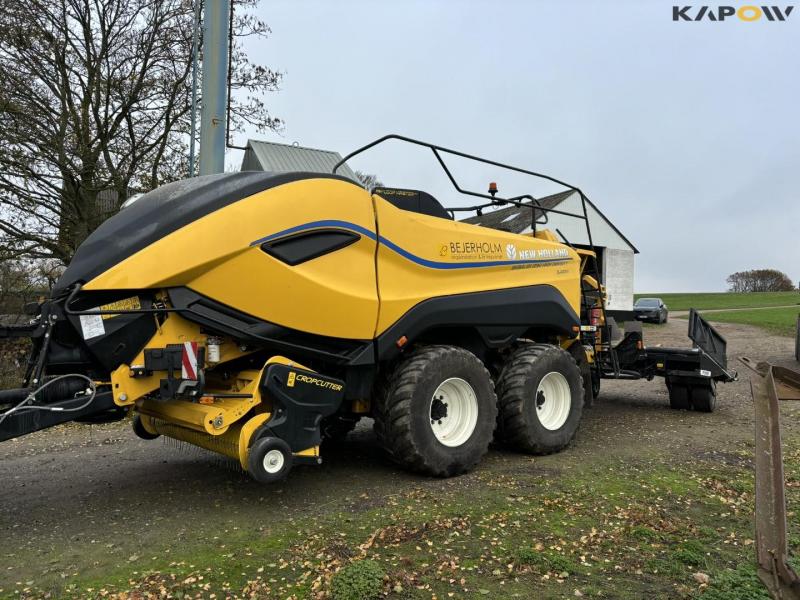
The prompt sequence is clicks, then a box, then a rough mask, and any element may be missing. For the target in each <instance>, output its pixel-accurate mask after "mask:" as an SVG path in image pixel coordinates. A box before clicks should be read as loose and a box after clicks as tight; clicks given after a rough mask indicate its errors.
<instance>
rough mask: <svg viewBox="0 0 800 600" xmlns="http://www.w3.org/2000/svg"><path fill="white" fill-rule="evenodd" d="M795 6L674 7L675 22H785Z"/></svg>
mask: <svg viewBox="0 0 800 600" xmlns="http://www.w3.org/2000/svg"><path fill="white" fill-rule="evenodd" d="M793 10H794V6H786V7H784V8H781V7H780V6H755V5H752V4H746V5H744V6H740V7H739V8H736V7H733V6H673V7H672V20H673V21H725V20H726V19H729V18H730V17H734V16H735V17H736V18H738V19H739V20H740V21H747V22H751V21H758V20H760V19H761V18H762V17H763V18H765V19H766V20H767V21H785V20H786V19H788V18H789V15H790V14H792V11H793Z"/></svg>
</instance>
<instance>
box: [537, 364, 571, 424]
mask: <svg viewBox="0 0 800 600" xmlns="http://www.w3.org/2000/svg"><path fill="white" fill-rule="evenodd" d="M534 400H535V402H536V416H537V417H539V423H541V424H542V427H544V428H545V429H549V430H550V431H555V430H556V429H559V428H561V426H562V425H564V423H566V421H567V417H569V409H570V407H571V406H572V393H571V392H570V389H569V383H567V378H566V377H564V376H563V375H562V374H561V373H559V372H557V371H551V372H550V373H548V374H547V375H545V376H544V377H542V380H541V381H540V382H539V387H537V388H536V397H535V398H534Z"/></svg>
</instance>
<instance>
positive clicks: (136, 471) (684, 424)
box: [0, 319, 800, 594]
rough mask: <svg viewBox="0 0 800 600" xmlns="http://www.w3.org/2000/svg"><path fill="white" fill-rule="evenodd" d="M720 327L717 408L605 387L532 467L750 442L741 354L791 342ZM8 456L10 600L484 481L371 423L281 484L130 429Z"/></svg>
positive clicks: (658, 336) (2, 493)
mask: <svg viewBox="0 0 800 600" xmlns="http://www.w3.org/2000/svg"><path fill="white" fill-rule="evenodd" d="M718 329H719V331H720V332H721V333H722V335H724V336H725V337H726V338H727V339H728V344H729V345H728V352H729V357H731V358H730V360H731V364H732V366H733V367H734V368H738V370H739V371H740V374H741V379H740V381H738V382H736V383H732V384H727V385H720V386H719V388H718V394H719V396H718V409H717V411H716V412H715V413H713V414H699V413H689V412H683V411H672V410H670V409H669V406H668V399H667V392H666V387H665V386H664V383H663V381H661V380H654V381H651V382H647V381H634V382H630V381H625V382H623V381H620V382H607V381H604V382H603V388H602V391H601V398H600V401H599V403H598V404H597V405H596V406H595V407H594V408H592V409H591V410H589V411H587V412H586V413H585V415H584V422H583V423H582V426H581V430H580V431H579V433H578V437H577V439H576V440H575V442H574V443H573V445H572V446H571V447H570V448H569V449H567V450H566V451H564V452H562V453H560V454H558V455H553V456H548V457H541V458H536V459H535V467H534V468H536V469H541V470H542V473H543V476H548V477H568V476H569V470H570V468H571V467H572V466H574V465H576V464H579V463H580V462H581V461H590V460H591V461H608V463H609V464H613V462H615V461H618V460H620V458H622V459H624V458H625V457H627V456H631V457H634V456H639V455H643V454H648V453H650V454H652V453H653V452H658V453H663V454H664V455H665V456H668V457H671V460H674V461H676V462H677V463H680V462H681V461H685V460H689V459H690V458H691V457H696V456H698V455H704V456H707V455H709V454H711V455H714V456H718V457H719V459H720V460H726V457H727V456H733V454H732V452H733V450H734V449H736V448H737V447H739V448H740V447H741V444H742V443H743V442H746V441H748V440H752V436H753V432H752V429H753V428H752V403H751V400H750V391H749V384H748V380H749V373H748V372H747V369H746V368H744V367H743V366H741V365H740V364H738V365H737V364H735V363H737V362H738V361H735V357H737V356H742V355H746V356H749V357H751V358H754V359H757V360H769V361H772V362H773V363H776V364H783V365H785V366H789V367H794V368H798V365H797V363H796V362H794V360H793V359H792V358H791V356H792V353H793V340H791V339H789V338H785V337H780V336H773V335H768V334H765V333H764V332H763V331H762V330H760V329H757V328H754V327H749V326H743V325H733V324H723V325H720V326H719V328H718ZM685 334H686V321H683V320H680V319H675V320H672V321H670V322H669V323H668V324H666V325H663V326H654V327H646V328H645V338H646V340H647V343H648V344H649V345H658V344H661V345H664V346H686V345H688V344H689V341H688V339H687V338H686V335H685ZM786 410H787V411H790V412H797V413H800V410H798V409H794V408H787V409H786ZM785 421H786V420H785ZM787 426H789V427H791V425H790V424H787ZM729 453H731V454H729ZM0 457H2V460H0V480H2V482H3V484H2V485H1V486H0V503H1V505H2V507H3V510H2V516H0V531H2V535H3V540H4V543H3V545H2V555H3V561H2V562H3V565H2V567H0V569H2V571H0V593H2V594H5V593H9V592H10V590H11V589H13V586H15V585H17V584H18V582H22V583H23V584H25V583H27V582H29V581H33V580H35V581H36V583H37V585H41V584H42V583H46V582H52V585H54V586H57V585H62V584H63V582H65V581H68V580H69V579H70V578H71V577H73V576H74V575H78V574H80V575H81V576H92V575H97V576H102V573H103V570H104V568H106V567H107V566H110V565H119V564H126V562H127V563H130V565H131V571H132V572H134V571H136V570H137V569H139V568H146V564H143V562H144V561H146V560H147V558H148V557H149V556H150V554H152V553H154V552H156V550H155V549H161V550H158V551H159V552H176V553H177V552H179V551H180V549H181V548H182V547H188V546H191V545H192V544H197V543H202V544H205V543H219V539H220V538H221V537H223V536H225V535H227V534H229V533H230V532H232V531H234V532H235V531H236V530H237V529H242V528H253V529H259V530H261V528H264V529H265V530H267V531H268V530H269V527H270V523H271V522H273V521H275V520H280V521H283V522H285V521H286V520H289V521H291V520H292V519H298V518H302V515H303V514H304V513H307V512H308V511H314V513H316V514H320V513H325V512H326V511H330V512H333V511H341V510H342V509H347V510H353V511H359V510H364V509H365V508H368V507H367V506H364V505H363V502H362V501H361V500H359V496H361V495H362V494H365V493H366V492H370V498H372V499H373V500H370V501H374V498H376V494H375V491H376V490H380V491H381V493H383V494H385V495H386V496H388V495H391V494H393V493H397V492H402V491H405V490H408V489H412V488H416V487H425V488H429V489H433V490H435V489H438V488H445V487H446V488H447V489H450V490H452V489H453V487H454V486H455V487H460V486H464V487H465V488H466V489H468V488H469V486H470V485H477V484H478V483H477V482H478V479H477V476H476V474H472V475H466V476H464V477H460V478H456V479H453V480H438V479H427V478H423V477H419V476H415V475H410V474H407V473H404V472H402V471H399V470H397V469H396V468H395V467H394V466H393V465H392V464H391V463H389V462H388V461H387V460H386V459H385V458H384V457H383V456H382V455H381V453H380V452H379V451H378V450H377V447H376V445H375V442H374V438H373V437H372V434H371V431H370V429H369V427H368V423H365V424H363V425H361V426H360V427H359V429H358V430H357V431H356V432H355V433H354V434H353V435H352V436H351V438H350V439H349V441H348V442H346V443H345V444H343V445H342V446H341V447H338V448H335V449H333V450H332V451H329V452H327V453H325V454H324V458H325V464H323V465H322V466H321V467H303V468H298V469H296V470H295V471H294V472H293V473H292V474H291V476H290V478H289V480H288V481H287V482H286V483H284V484H283V485H280V486H273V487H264V486H260V485H258V484H256V483H255V482H253V481H251V480H250V479H249V478H248V477H247V476H246V475H244V474H242V473H241V472H239V471H237V470H235V469H232V468H230V466H229V465H228V464H226V463H224V462H223V461H220V460H217V459H216V458H214V457H213V456H211V455H209V454H207V453H204V452H202V451H194V450H189V451H179V450H178V449H176V448H175V447H173V445H171V444H169V443H165V442H162V441H160V440H157V441H154V442H145V441H142V440H139V439H138V438H136V437H135V436H134V435H133V433H132V432H131V431H130V429H129V428H128V426H127V424H126V423H116V424H112V425H104V426H91V427H90V426H80V425H68V426H62V427H58V428H54V429H51V430H48V431H43V432H38V433H36V434H33V435H30V436H28V437H26V438H23V439H19V440H13V441H9V442H5V443H4V444H2V445H0ZM521 468H525V469H530V468H531V458H530V457H528V456H523V455H519V454H514V453H509V452H505V451H500V450H492V451H491V452H490V453H489V455H488V456H487V457H486V459H485V460H484V461H483V463H482V464H481V466H480V467H479V469H478V471H479V472H485V471H486V470H488V471H493V470H494V471H498V472H501V473H509V474H513V472H514V471H518V470H519V469H521ZM386 496H384V497H386ZM165 548H166V549H165ZM59 582H61V583H59Z"/></svg>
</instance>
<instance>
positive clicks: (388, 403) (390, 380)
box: [374, 345, 497, 477]
mask: <svg viewBox="0 0 800 600" xmlns="http://www.w3.org/2000/svg"><path fill="white" fill-rule="evenodd" d="M452 352H458V353H461V354H463V355H465V356H466V357H468V359H469V360H471V361H474V362H476V363H477V364H479V365H480V368H481V369H483V371H484V372H485V374H486V378H487V379H488V380H489V382H490V383H491V381H492V379H491V375H490V374H489V371H488V370H487V369H486V367H485V366H484V364H483V363H482V362H481V361H480V360H479V359H478V358H477V357H476V356H475V355H474V354H472V353H471V352H469V351H468V350H465V349H463V348H459V347H457V346H439V345H436V346H422V347H420V348H417V349H415V350H413V351H412V352H411V353H410V354H409V355H408V356H407V357H406V358H405V360H402V361H400V362H398V363H397V364H396V365H395V367H394V369H393V371H392V372H391V373H390V374H389V375H388V377H385V378H383V381H382V384H380V385H379V387H378V389H377V393H376V402H375V406H374V417H375V426H374V430H375V434H376V436H377V438H378V442H379V443H380V445H381V446H383V448H384V449H385V450H386V451H387V452H388V454H389V455H390V456H391V458H392V459H393V460H394V461H395V462H396V463H397V464H399V465H400V466H401V467H403V468H405V469H408V470H411V471H416V472H420V473H425V474H428V475H434V476H436V477H451V476H453V475H458V474H460V473H466V472H467V471H470V470H472V469H473V468H474V467H475V466H476V465H477V464H478V462H479V461H480V459H481V458H482V457H483V455H484V454H486V452H487V451H488V449H489V445H488V443H487V445H486V448H485V450H484V451H483V452H482V453H481V455H480V456H478V457H477V458H476V459H475V460H474V461H473V462H472V463H470V464H461V465H458V467H457V468H453V467H452V466H451V467H450V468H447V469H443V468H441V467H437V466H436V465H434V464H433V463H431V462H429V461H428V460H427V457H426V456H425V453H424V452H422V450H421V449H420V448H418V447H417V446H416V444H415V443H414V440H413V438H412V435H411V416H410V413H411V400H412V395H413V394H414V390H415V389H416V387H417V385H418V382H419V379H420V377H421V376H422V373H423V370H424V368H425V367H426V366H427V365H428V364H429V363H430V362H431V361H437V360H439V359H441V358H443V357H444V356H445V355H447V354H449V353H452ZM490 387H491V388H493V387H494V386H493V385H490ZM492 405H493V406H497V402H496V398H495V399H494V402H493V403H492ZM480 418H491V419H494V418H495V417H494V415H491V416H489V415H486V416H482V417H480Z"/></svg>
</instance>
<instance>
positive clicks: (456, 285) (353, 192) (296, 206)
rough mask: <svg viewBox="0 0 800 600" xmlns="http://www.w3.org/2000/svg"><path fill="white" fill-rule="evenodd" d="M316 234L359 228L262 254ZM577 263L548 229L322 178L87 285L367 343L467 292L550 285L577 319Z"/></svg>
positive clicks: (155, 248) (217, 215)
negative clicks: (346, 235)
mask: <svg viewBox="0 0 800 600" xmlns="http://www.w3.org/2000/svg"><path fill="white" fill-rule="evenodd" d="M319 227H333V228H336V229H345V230H349V231H354V232H356V233H358V234H359V239H358V241H357V242H355V243H353V244H350V245H349V246H346V247H344V248H341V249H339V250H336V251H332V252H329V253H327V254H324V255H322V256H318V257H316V258H313V259H310V260H307V261H306V262H303V263H301V264H298V265H294V266H292V265H288V264H286V263H284V262H282V261H280V260H278V259H276V258H274V257H272V256H270V255H268V254H267V253H266V252H264V251H263V250H261V248H260V244H261V243H262V242H263V241H265V240H266V239H267V238H270V237H274V236H288V235H293V234H294V233H296V232H297V231H300V230H309V229H314V228H319ZM170 265H174V268H170ZM579 268H580V259H579V256H578V254H577V253H576V252H575V251H574V250H572V249H570V248H569V247H568V246H565V245H563V244H561V243H558V242H557V241H556V240H555V238H554V236H553V235H552V234H551V233H550V232H545V231H542V232H538V233H537V236H536V237H534V236H531V235H516V234H512V233H508V232H503V231H498V230H493V229H489V228H485V227H480V226H477V225H471V224H467V223H461V222H457V221H451V220H448V219H442V218H437V217H431V216H428V215H423V214H419V213H415V212H410V211H406V210H401V209H399V208H396V207H395V206H394V205H392V204H391V203H389V202H387V201H386V200H384V199H383V198H381V197H380V196H378V195H375V196H370V195H369V194H368V193H367V192H366V191H365V190H363V189H362V188H360V187H358V186H356V185H353V184H351V183H348V182H343V181H339V180H335V179H324V178H323V179H306V180H301V181H295V182H292V183H287V184H284V185H280V186H277V187H275V188H271V189H268V190H265V191H263V192H259V193H257V194H254V195H253V196H250V197H248V198H245V199H243V200H240V201H238V202H235V203H233V204H230V205H228V206H226V207H224V208H221V209H219V210H216V211H214V212H211V213H209V214H208V215H206V216H204V217H202V218H200V219H198V220H196V221H194V222H192V223H191V224H189V225H187V226H185V227H182V228H180V229H178V230H176V231H174V232H173V233H171V234H169V235H167V236H165V237H164V238H162V239H160V240H158V241H156V242H154V243H153V244H151V245H150V246H148V247H146V248H144V249H142V250H140V251H139V252H137V253H135V254H133V255H131V256H130V257H128V258H127V259H125V260H123V261H122V262H120V263H119V264H117V265H116V266H114V267H112V268H110V269H109V270H107V271H106V272H104V273H102V274H101V275H99V276H98V277H96V278H95V279H93V280H92V281H90V282H88V283H87V284H86V285H85V286H84V289H86V290H112V289H148V288H149V289H164V288H169V287H173V286H185V287H187V288H190V289H192V290H194V291H195V292H198V293H200V294H203V295H205V296H208V297H209V298H211V299H213V300H215V301H217V302H220V303H222V304H225V305H227V306H230V307H233V308H235V309H236V310H238V311H241V312H243V313H247V314H249V315H252V316H254V317H257V318H259V319H262V320H264V321H268V322H271V323H275V324H277V325H281V326H284V327H288V328H291V329H296V330H300V331H305V332H309V333H313V334H317V335H323V336H329V337H334V338H345V339H359V340H368V339H372V338H373V337H376V336H378V335H380V334H381V333H383V332H384V331H386V329H387V328H389V327H390V326H391V325H393V324H394V323H395V322H396V321H397V320H398V319H399V318H400V317H402V316H403V315H404V314H405V313H406V312H407V311H409V310H410V309H411V308H413V307H414V306H415V305H417V304H419V303H420V302H422V301H424V300H427V299H429V298H434V297H442V296H451V295H455V294H463V293H469V292H477V291H485V290H499V289H508V288H515V287H523V286H530V285H542V284H546V285H550V286H552V287H554V288H555V289H557V290H558V291H559V292H560V293H561V294H562V295H563V296H564V298H565V299H566V300H567V302H568V303H569V304H570V305H571V306H572V308H573V309H574V310H575V312H576V313H579V312H580V311H579V308H580V305H579V303H580V286H579V281H580V273H579ZM152 345H153V344H148V346H152ZM156 345H158V344H156ZM123 371H124V369H123ZM127 375H128V373H124V372H122V371H121V372H120V373H119V374H118V376H117V378H116V381H115V383H119V384H120V387H124V386H125V384H123V383H121V381H122V380H123V379H126V376H127ZM143 385H144V383H143V382H135V383H132V384H130V385H128V386H127V387H130V388H135V389H131V393H130V394H128V396H129V397H138V396H140V395H141V394H140V393H139V392H140V391H141V389H142V388H143ZM148 385H151V387H150V390H148V391H152V390H153V389H156V388H155V387H152V382H151V383H150V384H148Z"/></svg>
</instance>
